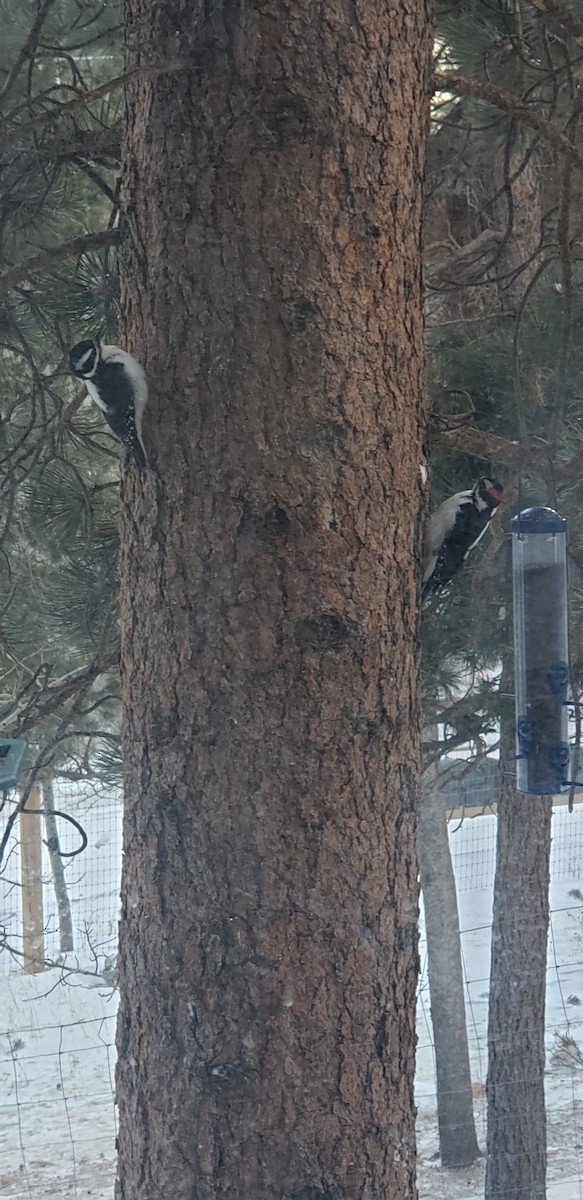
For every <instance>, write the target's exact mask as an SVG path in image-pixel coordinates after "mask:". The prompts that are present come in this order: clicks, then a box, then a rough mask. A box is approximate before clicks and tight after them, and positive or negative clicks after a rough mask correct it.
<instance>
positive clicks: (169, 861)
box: [116, 0, 431, 1200]
mask: <svg viewBox="0 0 583 1200" xmlns="http://www.w3.org/2000/svg"><path fill="white" fill-rule="evenodd" d="M193 7H194V6H192V5H190V4H186V3H185V2H181V3H178V2H177V3H175V4H163V5H160V4H159V5H153V4H151V3H149V2H146V0H128V2H127V6H126V22H127V24H126V43H127V45H128V46H130V47H139V54H140V56H141V57H140V58H138V56H137V54H135V55H134V54H131V56H130V63H129V65H130V66H132V67H133V66H136V65H138V64H139V62H144V63H149V62H150V61H156V62H158V61H159V62H164V61H166V60H171V59H173V58H176V56H177V55H182V54H187V55H188V56H189V62H190V66H189V69H188V70H185V71H183V72H181V73H174V74H171V75H169V76H167V77H165V78H164V79H158V80H155V81H152V80H151V79H150V80H146V81H141V82H140V81H139V80H138V81H136V82H135V83H133V84H132V85H131V87H130V88H129V89H128V94H127V113H126V151H125V208H126V210H127V211H128V213H129V214H130V216H129V221H128V229H129V232H128V237H127V239H126V241H125V243H124V249H123V255H122V286H123V295H122V300H123V306H124V311H125V319H126V333H127V334H128V338H127V341H128V344H129V345H130V347H131V348H132V349H133V350H134V351H136V352H137V353H138V354H139V355H140V356H143V357H144V358H145V361H146V366H147V369H148V373H149V376H150V384H151V392H152V401H151V405H150V410H149V413H148V416H147V419H146V424H145V439H146V443H147V446H148V448H149V451H150V457H151V461H152V470H151V472H150V474H149V475H148V477H147V478H146V480H145V483H143V484H142V482H140V481H139V480H138V479H137V475H136V473H135V472H130V473H129V475H128V477H127V478H126V480H125V484H124V488H123V495H124V521H123V528H122V554H121V594H122V639H123V646H122V681H123V696H124V726H125V728H124V742H125V762H126V812H125V831H124V876H123V885H122V920H121V947H120V964H119V965H120V991H121V1008H120V1019H119V1034H118V1042H119V1055H120V1057H119V1068H118V1102H119V1115H120V1132H119V1151H120V1155H119V1174H118V1183H117V1192H116V1194H117V1198H118V1200H154V1197H159V1196H164V1197H170V1196H171V1197H172V1200H186V1198H187V1197H188V1198H189V1200H191V1198H192V1197H194V1196H196V1200H214V1198H215V1197H219V1196H220V1197H228V1198H229V1200H365V1198H366V1200H389V1198H390V1200H413V1198H414V1197H415V1196H416V1188H415V1165H414V1162H415V1142H414V1102H413V1067H414V1044H415V984H416V974H417V899H418V897H417V872H416V861H415V846H414V840H415V797H416V790H417V786H418V764H419V722H418V656H419V639H418V605H417V575H418V562H419V556H420V534H421V517H422V514H423V508H424V501H423V494H422V487H421V486H420V484H421V479H420V471H419V466H420V464H421V463H423V461H424V454H423V435H424V421H425V416H426V413H425V399H424V394H425V381H424V370H423V352H422V319H421V294H420V293H421V288H420V245H419V243H420V219H421V180H422V174H423V162H424V152H425V139H426V127H427V115H428V94H429V61H430V49H431V36H430V30H429V28H428V22H427V14H426V12H425V10H424V8H423V7H422V5H419V6H417V7H411V6H410V5H409V6H405V5H401V4H400V3H393V4H392V6H391V7H389V8H388V9H387V7H386V5H385V4H384V3H383V4H381V3H380V0H371V2H370V3H368V4H367V5H363V6H359V7H356V8H355V7H354V6H352V7H351V8H347V9H343V8H341V7H338V6H332V5H327V4H326V5H324V6H321V7H320V8H317V7H316V8H311V7H305V8H304V7H302V6H298V5H295V4H291V3H289V0H284V2H281V3H278V4H272V5H265V4H261V5H253V4H250V5H246V6H239V5H237V4H233V3H224V2H221V0H219V3H218V4H216V5H214V6H213V7H212V10H210V15H209V16H208V17H205V16H204V15H203V10H202V8H201V9H200V16H199V17H197V16H195V15H194V14H193ZM205 11H206V10H205Z"/></svg>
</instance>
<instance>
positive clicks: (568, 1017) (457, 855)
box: [416, 805, 583, 1200]
mask: <svg viewBox="0 0 583 1200" xmlns="http://www.w3.org/2000/svg"><path fill="white" fill-rule="evenodd" d="M456 825H457V823H456V822H455V821H453V822H451V823H450V842H451V846H452V854H453V858H454V865H455V869H456V880H458V881H461V884H462V886H461V887H460V883H459V882H458V887H459V892H458V904H459V915H460V929H461V930H462V953H463V961H464V972H465V977H466V1015H467V1024H468V1038H469V1043H470V1060H471V1069H472V1081H473V1091H474V1098H475V1105H474V1111H475V1120H476V1130H477V1134H478V1141H479V1143H480V1146H481V1148H482V1150H484V1148H485V1144H486V1106H485V1087H484V1085H485V1081H486V1070H487V1061H488V1049H487V1021H488V980H489V967H490V932H491V919H492V887H493V878H494V860H495V837H496V818H495V817H494V816H492V815H488V816H483V817H476V818H473V819H469V820H468V819H466V820H465V821H464V822H463V824H462V826H461V828H459V827H458V828H457V832H453V830H456ZM582 830H583V805H579V806H578V807H577V808H576V809H575V811H574V813H573V814H570V813H569V812H568V811H567V809H566V807H559V808H557V809H555V812H554V818H553V853H552V860H551V892H550V906H551V929H550V935H549V945H548V956H547V1010H546V1030H545V1043H546V1049H547V1066H546V1084H545V1090H546V1101H547V1145H548V1179H549V1185H550V1186H549V1188H548V1192H547V1197H548V1200H583V1057H582V1060H581V1062H579V1061H578V1060H577V1059H576V1060H575V1061H574V1062H573V1061H570V1060H568V1059H567V1060H566V1061H557V1055H556V1054H555V1053H554V1052H555V1051H556V1049H557V1036H561V1035H568V1036H569V1037H571V1038H573V1039H574V1040H575V1041H576V1042H577V1043H578V1045H579V1046H580V1047H581V1052H582V1056H583V903H582V901H581V899H579V898H578V896H577V895H573V894H572V893H573V892H575V893H577V892H580V891H583V854H582V846H583V839H582ZM579 866H580V870H578V867H579ZM472 879H475V880H476V884H477V885H479V886H472ZM420 949H421V962H422V978H421V985H420V989H419V1004H418V1024H417V1028H418V1037H419V1042H418V1047H417V1077H416V1099H417V1106H418V1118H417V1141H418V1152H419V1165H418V1178H419V1196H420V1200H478V1198H479V1197H481V1196H483V1194H484V1191H483V1188H484V1170H485V1164H484V1161H483V1160H482V1161H481V1162H480V1163H478V1164H477V1165H476V1166H474V1167H472V1168H471V1169H470V1170H462V1171H451V1170H444V1169H443V1168H442V1167H441V1166H440V1163H439V1158H438V1151H439V1139H438V1133H437V1122H436V1113H435V1075H434V1065H433V1049H432V1030H431V1016H430V1005H429V992H428V985H427V971H426V962H425V961H424V950H425V946H424V942H423V925H422V927H421V946H420ZM580 1006H581V1007H580ZM559 1058H560V1056H559ZM555 1185H556V1186H555Z"/></svg>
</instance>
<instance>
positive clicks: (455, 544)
mask: <svg viewBox="0 0 583 1200" xmlns="http://www.w3.org/2000/svg"><path fill="white" fill-rule="evenodd" d="M503 493H504V488H503V487H502V484H501V483H499V482H498V480H497V479H488V478H487V476H482V478H481V479H478V482H477V484H476V485H475V487H473V488H472V489H471V491H469V492H456V494H455V496H450V497H449V499H448V500H444V501H443V504H440V505H439V508H436V510H435V512H434V513H432V515H431V517H430V518H429V521H428V523H427V529H426V532H425V551H424V557H423V598H425V597H426V596H429V595H431V593H432V592H436V591H437V590H438V588H441V587H444V586H445V584H446V583H449V581H450V579H453V577H454V575H456V574H457V572H458V571H459V569H460V567H462V566H463V564H464V562H465V560H466V558H467V557H468V554H469V553H470V551H471V550H473V549H474V546H477V544H478V542H479V540H480V538H481V537H483V536H484V534H485V532H486V530H487V528H488V525H489V524H490V521H491V520H492V517H493V516H494V513H495V512H496V509H497V508H498V506H499V504H500V502H501V500H502V496H503Z"/></svg>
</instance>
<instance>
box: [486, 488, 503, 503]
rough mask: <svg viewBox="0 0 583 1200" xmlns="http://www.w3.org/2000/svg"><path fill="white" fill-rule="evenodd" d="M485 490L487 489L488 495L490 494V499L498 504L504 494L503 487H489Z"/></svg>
mask: <svg viewBox="0 0 583 1200" xmlns="http://www.w3.org/2000/svg"><path fill="white" fill-rule="evenodd" d="M486 491H487V493H488V495H489V496H491V497H492V499H493V500H495V501H496V503H497V504H500V501H501V499H502V497H503V495H504V488H495V487H491V488H486Z"/></svg>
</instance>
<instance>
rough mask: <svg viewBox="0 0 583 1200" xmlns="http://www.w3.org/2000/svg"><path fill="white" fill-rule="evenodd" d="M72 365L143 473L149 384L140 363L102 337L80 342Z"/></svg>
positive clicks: (71, 360) (72, 351) (74, 347)
mask: <svg viewBox="0 0 583 1200" xmlns="http://www.w3.org/2000/svg"><path fill="white" fill-rule="evenodd" d="M69 366H70V368H71V371H72V373H73V375H76V377H77V379H82V380H83V383H84V384H85V387H86V388H87V391H88V392H89V395H90V396H91V399H92V400H94V401H95V403H96V404H97V406H98V408H100V409H101V411H102V413H103V415H104V417H105V420H106V421H107V424H108V425H109V427H110V428H111V429H112V430H113V432H114V433H115V435H116V437H118V438H119V439H120V441H122V442H123V444H124V446H125V447H126V449H127V450H129V453H130V454H131V455H132V457H133V459H134V461H135V462H136V463H137V465H138V467H139V469H140V471H145V470H146V469H147V466H148V460H147V458H146V450H145V447H144V443H143V440H142V418H143V415H144V409H145V407H146V402H147V400H148V384H147V380H146V376H145V375H144V372H143V369H142V367H141V366H140V364H139V362H137V361H136V359H135V358H132V356H131V354H128V353H127V352H126V351H125V350H120V348H119V346H104V345H102V343H101V342H100V341H99V338H94V339H93V340H92V341H86V342H78V343H77V345H76V346H73V349H72V350H71V352H70V354H69Z"/></svg>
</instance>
